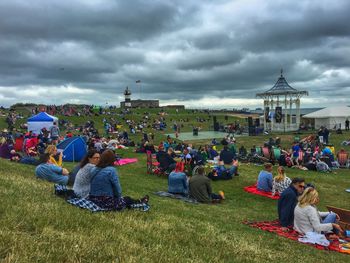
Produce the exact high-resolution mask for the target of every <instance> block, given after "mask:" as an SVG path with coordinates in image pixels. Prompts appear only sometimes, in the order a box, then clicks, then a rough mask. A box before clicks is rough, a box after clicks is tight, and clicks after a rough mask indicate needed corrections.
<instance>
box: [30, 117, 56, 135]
mask: <svg viewBox="0 0 350 263" xmlns="http://www.w3.org/2000/svg"><path fill="white" fill-rule="evenodd" d="M54 122H58V118H56V117H55V116H51V115H50V114H47V113H46V112H40V113H38V114H37V115H34V116H32V117H30V118H28V119H27V124H28V131H32V132H33V133H35V134H39V133H40V131H41V129H42V128H46V129H47V130H48V129H49V128H50V127H51V126H52V125H53V123H54Z"/></svg>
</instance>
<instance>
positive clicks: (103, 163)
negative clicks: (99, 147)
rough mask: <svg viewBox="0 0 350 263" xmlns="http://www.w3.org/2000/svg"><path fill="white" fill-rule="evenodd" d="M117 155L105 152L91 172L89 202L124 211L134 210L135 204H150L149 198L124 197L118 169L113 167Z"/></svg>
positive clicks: (146, 196)
mask: <svg viewBox="0 0 350 263" xmlns="http://www.w3.org/2000/svg"><path fill="white" fill-rule="evenodd" d="M114 162H115V155H114V152H113V151H110V150H106V151H104V152H103V153H102V154H101V156H100V159H99V161H98V163H97V165H96V167H95V168H93V169H92V171H91V176H92V179H91V186H90V194H89V196H88V197H87V199H88V200H90V201H92V202H94V203H95V204H96V205H98V206H99V207H101V208H103V209H108V210H117V211H119V210H122V209H124V208H132V206H133V205H135V204H141V203H148V200H149V196H148V195H145V196H144V197H143V198H141V199H138V200H135V199H133V198H131V197H129V196H122V188H121V186H120V183H119V176H118V174H117V171H116V168H115V167H113V165H114Z"/></svg>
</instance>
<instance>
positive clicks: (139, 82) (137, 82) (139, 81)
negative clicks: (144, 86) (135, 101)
mask: <svg viewBox="0 0 350 263" xmlns="http://www.w3.org/2000/svg"><path fill="white" fill-rule="evenodd" d="M136 84H139V85H140V87H139V88H140V99H141V80H136Z"/></svg>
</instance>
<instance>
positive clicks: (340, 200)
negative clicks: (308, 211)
mask: <svg viewBox="0 0 350 263" xmlns="http://www.w3.org/2000/svg"><path fill="white" fill-rule="evenodd" d="M140 114H142V113H140ZM185 114H188V115H189V116H190V118H191V119H192V120H194V119H195V116H194V115H193V114H191V113H185ZM169 117H170V116H168V118H169ZM77 121H80V120H77ZM348 135H349V134H344V135H337V136H334V135H332V136H331V140H332V142H334V143H335V144H336V145H337V146H338V145H339V142H340V141H341V140H343V139H344V138H346V137H347V136H348ZM293 136H294V135H292V134H287V135H283V136H282V141H283V142H284V144H285V145H289V144H290V141H291V140H292V138H293ZM157 137H158V138H159V139H161V138H164V137H163V135H161V134H157ZM264 140H267V137H263V136H258V137H241V138H239V140H238V143H239V145H241V144H244V145H246V146H247V147H250V146H251V145H253V144H261V143H262V142H263V141H264ZM202 143H205V141H203V142H202ZM337 149H339V146H338V147H337ZM348 149H349V148H348ZM119 151H120V152H119V153H121V154H123V156H124V157H125V156H128V157H137V158H138V159H139V162H138V163H135V164H130V165H126V166H122V167H118V168H116V169H117V170H118V173H119V175H120V180H121V185H122V189H123V194H124V195H129V196H132V197H135V198H138V197H141V196H143V195H144V194H149V195H150V204H151V210H150V211H149V212H146V213H143V212H139V211H124V212H121V213H114V212H108V213H91V212H88V211H85V210H82V209H79V208H76V207H73V206H71V205H69V204H68V203H66V202H65V201H64V200H63V199H60V198H58V197H56V196H55V195H54V194H53V186H52V184H50V183H48V182H44V181H40V180H37V179H36V178H35V176H34V167H32V166H26V165H20V164H14V163H11V162H9V161H6V160H1V159H0V200H1V202H0V225H1V227H0V261H2V262H316V261H317V262H319V263H321V262H327V263H328V262H350V256H348V255H342V254H340V253H335V252H327V251H320V250H317V249H314V248H313V247H310V246H307V245H303V244H300V243H298V242H295V241H291V240H288V239H286V238H282V237H279V236H276V235H275V234H272V233H268V232H265V231H261V230H258V229H254V228H250V227H249V226H246V225H244V224H242V221H244V220H250V221H262V220H273V219H276V217H277V211H276V210H277V209H276V204H277V202H276V201H274V200H270V199H268V198H264V197H260V196H256V195H251V194H248V193H246V192H244V191H243V189H242V188H243V187H244V186H247V185H250V184H253V183H254V182H255V180H256V178H257V174H258V172H259V171H260V170H261V166H255V165H241V166H240V168H239V169H240V174H241V175H240V176H239V177H236V178H234V179H233V180H231V181H224V182H213V183H212V185H213V189H214V191H216V192H217V191H219V190H223V191H224V192H225V194H226V200H225V201H224V202H223V203H222V204H220V205H204V204H200V205H193V204H187V203H184V202H181V201H178V200H172V199H167V198H160V197H158V196H155V195H153V194H152V193H153V192H155V191H159V190H166V189H167V179H166V178H164V177H163V178H162V177H156V176H154V175H147V174H146V159H145V155H142V154H136V153H133V152H132V149H128V150H119ZM64 166H65V167H67V168H68V169H71V168H72V167H73V164H72V163H65V164H64ZM274 171H276V167H275V168H274ZM287 175H288V176H289V177H295V176H300V177H304V178H305V179H306V180H307V181H308V182H313V183H315V184H316V186H317V189H318V191H319V193H320V198H321V202H320V205H319V209H320V210H321V211H323V210H325V206H326V205H334V206H338V207H343V208H346V209H350V204H349V197H350V196H349V194H348V193H346V192H345V191H344V189H345V188H348V187H350V180H349V178H350V174H349V170H339V171H337V174H321V173H316V172H308V171H300V170H295V169H287Z"/></svg>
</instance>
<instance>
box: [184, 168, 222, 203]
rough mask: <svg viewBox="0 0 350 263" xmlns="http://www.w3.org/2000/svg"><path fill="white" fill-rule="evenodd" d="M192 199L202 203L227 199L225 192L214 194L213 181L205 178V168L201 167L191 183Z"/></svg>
mask: <svg viewBox="0 0 350 263" xmlns="http://www.w3.org/2000/svg"><path fill="white" fill-rule="evenodd" d="M189 192H190V197H192V198H193V199H195V200H197V201H198V202H201V203H210V202H217V201H221V200H223V199H225V195H224V192H223V191H220V192H219V194H214V193H213V192H212V188H211V180H210V179H209V178H208V177H206V176H205V170H204V167H203V166H199V167H198V169H197V173H196V174H195V175H193V176H192V177H191V179H190V182H189Z"/></svg>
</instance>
